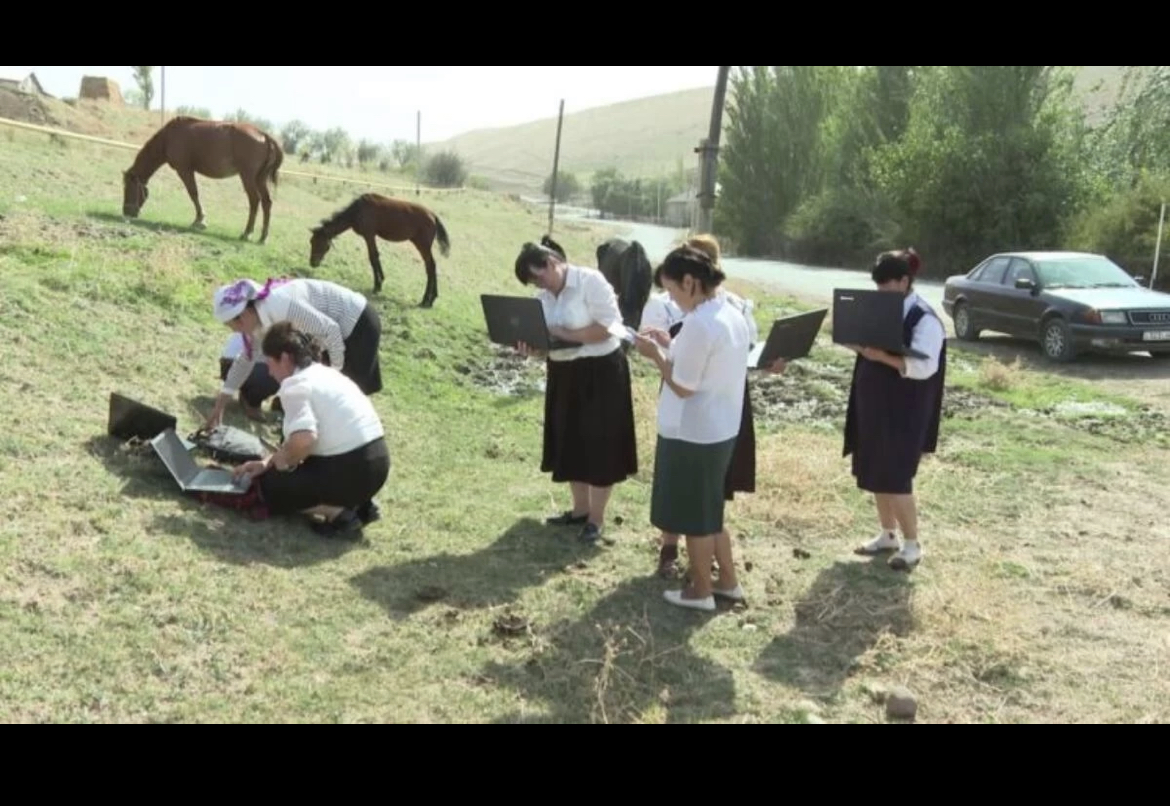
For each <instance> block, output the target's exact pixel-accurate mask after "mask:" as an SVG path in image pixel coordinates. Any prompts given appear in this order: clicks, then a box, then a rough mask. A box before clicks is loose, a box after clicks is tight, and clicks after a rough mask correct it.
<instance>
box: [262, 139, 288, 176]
mask: <svg viewBox="0 0 1170 806" xmlns="http://www.w3.org/2000/svg"><path fill="white" fill-rule="evenodd" d="M264 141H265V142H266V143H268V159H266V160H264V167H263V168H262V169H261V170H260V181H261V182H263V181H265V180H266V179H271V180H272V185H273V187H275V186H276V184H277V179H278V175H277V172H278V171H279V170H280V166H281V165H283V164H284V149H282V148H281V147H280V143H278V142H276V140H274V139H272V137H271V136H269V135H268V134H265V135H264Z"/></svg>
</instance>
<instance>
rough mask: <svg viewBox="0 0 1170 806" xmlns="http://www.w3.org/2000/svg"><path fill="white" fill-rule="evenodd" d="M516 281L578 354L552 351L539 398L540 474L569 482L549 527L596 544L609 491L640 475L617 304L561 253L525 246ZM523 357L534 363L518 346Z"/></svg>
mask: <svg viewBox="0 0 1170 806" xmlns="http://www.w3.org/2000/svg"><path fill="white" fill-rule="evenodd" d="M515 269H516V279H517V280H519V281H520V283H521V284H523V285H534V286H536V287H537V288H538V289H540V290H539V292H537V295H536V296H537V299H539V300H540V303H541V307H542V308H543V310H544V318H545V321H546V322H547V324H548V329H549V335H550V336H551V337H552V338H554V339H564V340H566V341H572V342H577V343H578V346H575V347H564V348H559V349H554V350H550V351H549V352H548V354H547V356H546V358H547V363H546V366H547V368H548V378H547V381H546V384H545V393H544V446H543V454H542V457H541V462H540V469H541V471H543V472H545V473H551V474H552V480H553V481H554V482H565V481H567V482H569V489H570V490H571V491H572V496H573V506H572V509H569V510H566V511H565V512H562V513H561V514H560V515H555V516H553V517H551V518H548V519H547V521H546V522H547V523H549V524H556V525H572V526H577V525H580V526H581V531H580V532H579V534H578V537H579V538H580V539H581V540H584V541H586V542H594V541H596V540H597V539H598V538H599V537H601V532H602V528H603V527H604V525H605V509H606V506H607V505H608V503H609V497H610V493H611V492H612V490H613V485H615V484H618V483H620V482H622V481H625V480H626V479H627V478H628V477H629V476H632V475H634V474H635V473H637V472H638V449H637V442H636V437H635V433H634V400H633V394H632V391H631V387H630V367H629V364H628V363H627V362H626V356H625V353H624V352H623V351H622V350H621V349H620V344H621V342H620V340H619V339H618V338H617V337H616V336H615V335H614V332H613V331H614V330H616V329H618V328H620V327H622V314H621V310H620V309H619V308H618V302H617V296H616V295H615V294H614V291H613V288H612V287H611V286H610V284H609V282H608V281H607V280H606V279H605V275H603V274H602V273H601V272H600V271H598V270H597V269H592V268H587V267H585V266H575V265H572V264H570V263H569V262H567V261H566V260H565V259H564V257H562V253H561V251H560V250H559V249H553V248H549V247H548V246H544V245H540V244H534V243H526V244H524V246H523V248H521V250H520V254H519V255H518V256H517V257H516V266H515ZM517 349H518V350H519V351H520V353H521V354H522V355H526V356H527V355H538V353H537V352H536V351H534V350H532V349H530V348H529V347H528V345H526V344H518V345H517Z"/></svg>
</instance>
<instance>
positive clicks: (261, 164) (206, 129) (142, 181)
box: [122, 115, 284, 243]
mask: <svg viewBox="0 0 1170 806" xmlns="http://www.w3.org/2000/svg"><path fill="white" fill-rule="evenodd" d="M282 162H284V151H283V150H282V149H281V147H280V144H279V143H277V142H276V140H274V139H273V138H272V137H270V136H269V135H267V134H265V133H264V132H262V131H260V130H259V129H257V128H256V127H255V126H253V125H252V124H250V123H230V122H227V121H216V120H202V119H200V118H193V117H188V116H186V115H180V116H178V117H174V118H171V119H170V120H169V121H167V122H166V124H164V125H163V127H162V128H161V129H159V130H158V131H157V132H155V133H154V136H152V137H151V138H150V139H149V140H147V141H146V145H144V146H143V147H142V148H141V149H139V151H138V156H137V157H135V158H134V164H133V165H131V166H130V170H128V171H126V172H124V173H123V174H122V215H124V216H126V217H127V218H137V217H138V212H139V211H140V210H141V209H142V206H143V205H144V204H146V199H147V197H148V196H149V195H150V194H149V192H148V191H147V189H146V183H147V182H149V181H150V177H152V176H154V173H155V171H157V170H158V169H159V168H161V167H162V166H163V165H164V164H166V165H170V166H171V167H172V168H173V169H174V170H175V173H177V174H178V175H179V178H180V179H182V180H183V185H184V186H185V187H186V188H187V194H188V195H189V196H190V197H191V201H193V202H194V203H195V221H194V222H193V223H192V224H191V226H192V227H195V228H197V229H204V228H205V227H206V225H205V224H204V223H203V207H202V206H201V205H200V204H199V189H198V188H197V187H196V186H195V174H202V175H203V176H206V177H208V178H210V179H227V178H228V177H231V176H236V175H237V174H238V175H239V177H240V181H242V182H243V183H244V192H245V193H247V194H248V226H247V227H245V228H244V234H243V235H241V236H240V239H241V240H247V238H248V236H249V235H251V234H252V228H253V227H254V226H255V224H256V205H257V204H260V205H262V206H263V207H264V229H263V231H262V232H261V233H260V243H264V242H265V241H266V240H268V219H269V216H270V215H271V213H272V197H271V196H269V195H268V184H267V182H268V180H269V179H271V180H272V184H273V185H276V178H277V177H276V173H277V171H278V170H279V169H280V165H281V163H282Z"/></svg>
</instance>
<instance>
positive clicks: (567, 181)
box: [541, 171, 581, 202]
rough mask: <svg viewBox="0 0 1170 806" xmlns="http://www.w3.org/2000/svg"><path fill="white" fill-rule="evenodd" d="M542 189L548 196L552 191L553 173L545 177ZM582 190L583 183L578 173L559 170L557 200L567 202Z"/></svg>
mask: <svg viewBox="0 0 1170 806" xmlns="http://www.w3.org/2000/svg"><path fill="white" fill-rule="evenodd" d="M541 191H542V192H543V193H544V195H546V196H548V195H549V194H550V193H552V174H551V173H550V174H549V175H548V176H547V177H545V180H544V185H543V186H542V189H541ZM580 192H581V183H580V181H578V179H577V175H576V174H570V173H565V172H564V171H557V201H558V202H566V201H568V200H569V199H571V198H573V197H574V196H576V195H577V194H578V193H580Z"/></svg>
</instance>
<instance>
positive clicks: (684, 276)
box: [636, 246, 749, 610]
mask: <svg viewBox="0 0 1170 806" xmlns="http://www.w3.org/2000/svg"><path fill="white" fill-rule="evenodd" d="M723 277H724V275H723V272H722V271H720V270H719V268H717V267H716V266H715V264H714V263H713V262H712V260H711V258H710V257H709V256H708V255H707V254H705V253H703V252H701V251H699V250H697V249H695V248H693V247H690V246H681V247H679V248H678V249H675V250H674V251H673V252H671V253H670V254H669V255H667V256H666V260H665V261H664V262H663V264H662V268H661V280H662V285H663V287H664V288H665V289H666V290H667V291H668V292H669V293H670V296H671V299H672V300H673V301H674V303H675V304H676V305H678V307H679V309H681V310H682V311H683V313H684V314H685V315H686V320H685V321H686V325H685V326H684V327H683V328H682V330H681V331H680V332H679V334H678V337H677V338H675V339H674V340H673V341H671V339H670V336H669V335H667V334H665V333H663V332H662V331H660V330H655V331H650V332H649V333H648V334H647V335H643V334H639V336H638V339H637V342H636V345H637V349H638V352H639V353H641V354H642V355H644V356H646V357H647V358H649V359H651V360H652V361H653V362H654V363H655V364H656V365H657V366H658V369H659V371H660V372H661V373H662V380H663V384H662V388H661V391H660V392H659V397H658V445H657V449H656V453H655V457H654V487H653V491H652V493H651V503H650V521H651V523H653V524H654V525H655V526H657V527H658V528H659V529H661V530H662V531H663V532H664V533H665V534H684V535H686V536H687V554H688V556H689V557H690V566H691V569H690V580H691V584H690V585H688V586H687V587H686V588H685V589H684V590H681V591H667V592H666V594H665V595H666V599H667V601H669V602H670V603H671V604H675V605H679V606H682V607H691V608H695V609H698V610H714V609H715V599H714V596H713V594H716V595H722V596H725V597H727V598H729V599H734V600H740V599H743V590H742V589H741V588H740V586H739V584H738V583H737V582H736V575H735V566H734V563H733V561H732V556H731V537H730V535H728V534H727V531H726V530H725V529H724V528H723V509H724V503H725V501H724V486H725V484H726V480H727V472H728V469H729V468H730V466H731V456H732V453H733V452H734V450H735V444H736V440H737V437H738V435H739V427H740V420H741V417H742V413H743V394H744V387H745V384H746V376H747V357H748V341H749V335H748V326H747V323H746V322H745V321H744V318H743V315H742V314H741V313H740V312H739V311H738V310H736V309H735V308H734V307H733V306H732V305H731V304H730V303H729V302H728V301H727V298H726V297H725V296H723V295H721V294H719V285H720V283H722V282H723ZM663 348H667V349H669V351H670V354H669V355H667V354H666V353H665V352H664V351H663ZM712 559H715V560H717V561H718V562H719V585H718V586H717V587H716V586H715V584H714V583H713V581H712V579H711V560H712Z"/></svg>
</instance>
